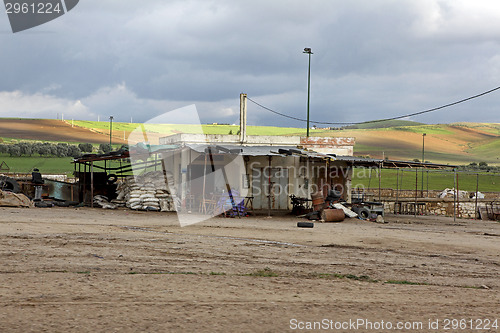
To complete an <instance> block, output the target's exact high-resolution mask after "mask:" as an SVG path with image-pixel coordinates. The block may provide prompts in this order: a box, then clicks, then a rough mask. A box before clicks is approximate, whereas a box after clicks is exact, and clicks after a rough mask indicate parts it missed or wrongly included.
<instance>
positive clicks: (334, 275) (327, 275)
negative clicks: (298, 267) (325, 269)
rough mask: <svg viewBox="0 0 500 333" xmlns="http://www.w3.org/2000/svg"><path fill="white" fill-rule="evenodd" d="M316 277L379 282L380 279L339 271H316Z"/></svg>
mask: <svg viewBox="0 0 500 333" xmlns="http://www.w3.org/2000/svg"><path fill="white" fill-rule="evenodd" d="M314 276H315V277H317V278H320V279H349V280H355V281H364V282H372V283H375V282H379V281H378V280H375V279H372V278H371V277H369V276H368V275H360V276H357V275H354V274H339V273H316V274H314Z"/></svg>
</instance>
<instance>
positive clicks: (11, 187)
mask: <svg viewBox="0 0 500 333" xmlns="http://www.w3.org/2000/svg"><path fill="white" fill-rule="evenodd" d="M0 190H2V191H9V192H14V193H19V192H21V188H20V187H19V184H18V183H17V181H16V180H15V179H13V178H10V177H5V176H2V177H0Z"/></svg>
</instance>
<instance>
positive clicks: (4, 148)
mask: <svg viewBox="0 0 500 333" xmlns="http://www.w3.org/2000/svg"><path fill="white" fill-rule="evenodd" d="M8 152H9V146H8V145H5V144H0V154H7V153H8Z"/></svg>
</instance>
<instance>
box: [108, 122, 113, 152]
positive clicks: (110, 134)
mask: <svg viewBox="0 0 500 333" xmlns="http://www.w3.org/2000/svg"><path fill="white" fill-rule="evenodd" d="M112 134H113V116H109V150H110V151H111V150H113V149H112V148H111V136H112Z"/></svg>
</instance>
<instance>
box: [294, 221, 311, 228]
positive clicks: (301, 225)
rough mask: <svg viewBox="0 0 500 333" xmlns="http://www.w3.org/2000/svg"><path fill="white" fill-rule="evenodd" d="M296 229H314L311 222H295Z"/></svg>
mask: <svg viewBox="0 0 500 333" xmlns="http://www.w3.org/2000/svg"><path fill="white" fill-rule="evenodd" d="M297 227H299V228H314V223H312V222H297Z"/></svg>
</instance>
